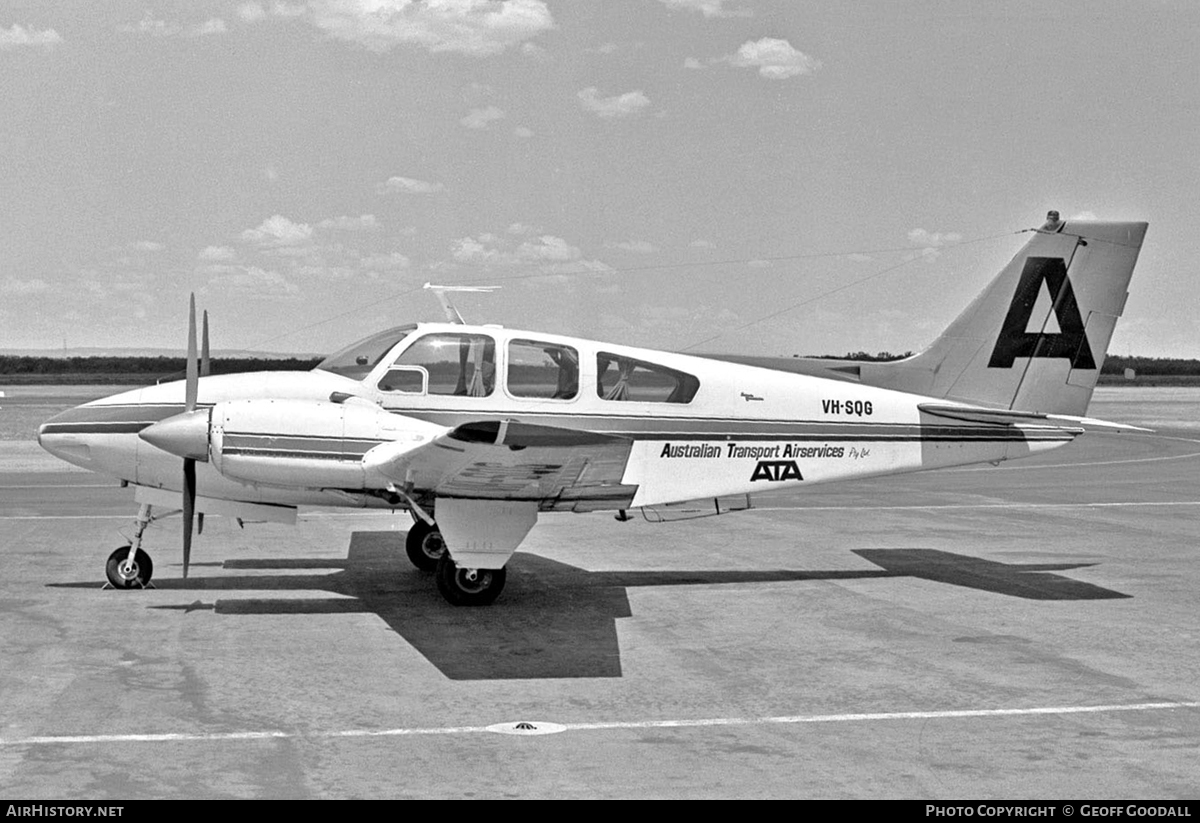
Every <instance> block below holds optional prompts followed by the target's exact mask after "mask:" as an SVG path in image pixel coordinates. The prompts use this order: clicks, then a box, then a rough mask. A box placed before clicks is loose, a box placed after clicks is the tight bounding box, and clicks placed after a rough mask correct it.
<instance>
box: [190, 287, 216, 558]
mask: <svg viewBox="0 0 1200 823" xmlns="http://www.w3.org/2000/svg"><path fill="white" fill-rule="evenodd" d="M192 299H193V300H194V299H195V295H194V294H193V295H192ZM201 317H202V318H203V319H202V321H201V326H200V327H201V331H200V376H201V377H208V375H209V374H211V373H212V363H211V361H210V359H209V356H208V309H205V310H204V314H203V315H201ZM197 389H199V386H197ZM197 393H198V392H197ZM186 471H187V464H186V463H185V464H184V472H186ZM195 471H196V465H195V463H193V464H192V473H193V474H195ZM194 486H195V481H194V480H193V487H194ZM196 534H204V512H200V513H199V514H197V515H196ZM185 565H186V563H185Z"/></svg>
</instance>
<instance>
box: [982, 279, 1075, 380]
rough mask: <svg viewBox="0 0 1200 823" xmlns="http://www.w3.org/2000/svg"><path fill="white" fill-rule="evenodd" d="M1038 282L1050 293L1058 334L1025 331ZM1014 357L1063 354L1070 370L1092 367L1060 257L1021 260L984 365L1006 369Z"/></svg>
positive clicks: (1038, 290)
mask: <svg viewBox="0 0 1200 823" xmlns="http://www.w3.org/2000/svg"><path fill="white" fill-rule="evenodd" d="M1042 283H1045V284H1046V286H1047V288H1048V289H1049V292H1050V301H1051V303H1052V304H1053V307H1054V316H1055V318H1056V319H1057V320H1058V328H1059V332H1058V334H1045V333H1042V332H1029V331H1026V329H1027V328H1028V326H1029V319H1030V316H1031V315H1032V314H1033V306H1034V304H1035V303H1037V298H1038V293H1039V292H1040V291H1041V288H1042ZM1018 357H1065V358H1067V359H1068V360H1070V361H1071V368H1073V369H1094V368H1096V361H1095V360H1093V359H1092V344H1091V343H1090V342H1089V341H1088V338H1087V332H1085V331H1084V329H1083V318H1082V317H1080V315H1079V304H1078V303H1076V302H1075V290H1074V289H1073V288H1071V280H1070V278H1069V277H1067V263H1066V261H1065V260H1063V259H1062V258H1061V257H1030V258H1029V259H1027V260H1026V261H1025V270H1024V271H1022V272H1021V281H1020V282H1019V283H1017V290H1016V292H1015V293H1014V294H1013V300H1012V304H1011V305H1010V306H1009V307H1008V316H1007V317H1005V318H1004V327H1003V328H1001V329H1000V339H998V340H997V341H996V348H995V349H993V350H992V359H991V360H989V361H988V368H1000V369H1007V368H1010V367H1011V366H1012V364H1013V361H1014V360H1016V359H1017V358H1018Z"/></svg>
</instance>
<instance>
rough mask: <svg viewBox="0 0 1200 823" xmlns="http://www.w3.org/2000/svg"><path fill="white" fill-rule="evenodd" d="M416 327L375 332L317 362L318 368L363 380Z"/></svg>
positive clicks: (402, 327) (400, 327) (399, 327)
mask: <svg viewBox="0 0 1200 823" xmlns="http://www.w3.org/2000/svg"><path fill="white" fill-rule="evenodd" d="M416 328H417V327H416V326H397V327H396V328H394V329H388V330H387V331H381V332H379V333H377V334H373V335H371V336H370V337H367V338H365V339H363V340H359V341H358V342H357V343H352V344H351V345H349V346H347V347H346V348H344V349H342V350H341V351H338V352H335V353H333V354H331V355H329V356H328V357H326V358H325V359H324V360H322V361H321V362H320V363H318V364H317V368H318V369H320V370H321V371H328V372H333V373H334V374H340V375H342V376H343V377H349V378H351V379H352V380H362V379H363V378H365V377H366V376H367V375H368V374H370V373H371V369H373V368H375V366H376V365H378V364H379V361H380V360H382V359H383V358H384V356H385V355H386V354H387V353H388V352H390V351H391V350H392V348H393V347H394V346H395V345H396V344H397V343H399V342H400V341H401V340H403V339H404V338H405V337H407V336H408V335H409V334H411V333H412V332H414V331H416Z"/></svg>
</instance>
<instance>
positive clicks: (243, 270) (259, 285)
mask: <svg viewBox="0 0 1200 823" xmlns="http://www.w3.org/2000/svg"><path fill="white" fill-rule="evenodd" d="M208 285H209V286H212V287H213V288H214V290H217V291H226V292H234V293H243V294H262V295H275V296H278V295H295V294H299V293H300V287H299V286H297V285H296V284H295V283H293V282H291V281H290V280H288V279H287V278H286V277H284V276H283V275H282V274H280V273H279V272H276V271H268V270H266V269H261V268H259V267H258V266H238V267H236V268H235V270H234V271H233V272H231V273H229V274H222V275H218V276H216V277H214V278H212V279H211V280H209V281H208Z"/></svg>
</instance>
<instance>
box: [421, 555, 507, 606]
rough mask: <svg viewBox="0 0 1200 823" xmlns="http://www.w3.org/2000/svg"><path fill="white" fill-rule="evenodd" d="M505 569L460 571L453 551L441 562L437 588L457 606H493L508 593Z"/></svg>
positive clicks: (440, 560) (438, 566)
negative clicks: (498, 598) (453, 556)
mask: <svg viewBox="0 0 1200 823" xmlns="http://www.w3.org/2000/svg"><path fill="white" fill-rule="evenodd" d="M507 577H508V572H507V570H505V569H460V568H459V567H458V566H456V565H455V563H454V560H453V559H452V558H451V557H450V553H449V552H443V553H442V556H441V558H440V559H439V560H438V562H437V587H438V591H440V592H441V593H442V597H444V598H446V600H447V601H448V602H450V603H451V604H452V605H455V606H490V605H491V604H492V602H493V601H494V600H495V599H496V598H497V597H499V596H500V592H501V591H503V590H504V581H505V579H506V578H507Z"/></svg>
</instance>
